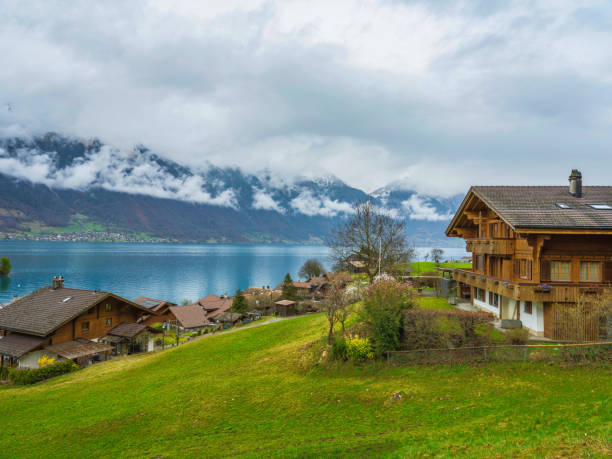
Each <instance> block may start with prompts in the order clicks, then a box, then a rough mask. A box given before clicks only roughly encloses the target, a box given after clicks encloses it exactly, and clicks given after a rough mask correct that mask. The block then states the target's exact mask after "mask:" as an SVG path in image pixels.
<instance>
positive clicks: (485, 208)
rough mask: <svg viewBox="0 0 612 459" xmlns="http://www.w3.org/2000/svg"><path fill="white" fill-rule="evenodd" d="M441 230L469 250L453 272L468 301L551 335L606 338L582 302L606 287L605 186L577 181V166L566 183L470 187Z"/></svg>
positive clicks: (609, 242) (611, 207) (610, 272)
mask: <svg viewBox="0 0 612 459" xmlns="http://www.w3.org/2000/svg"><path fill="white" fill-rule="evenodd" d="M446 235H447V236H450V237H461V238H463V239H465V242H466V250H467V251H468V252H471V253H472V269H468V270H463V269H457V270H455V271H454V273H453V278H454V279H455V280H456V281H457V282H458V291H459V292H464V295H465V296H469V297H470V298H471V301H472V303H473V304H474V305H476V306H478V307H480V308H482V309H485V310H487V311H490V312H493V313H494V314H496V315H497V316H498V317H499V318H501V319H514V320H520V321H521V322H522V325H523V326H524V327H527V328H529V329H530V330H531V331H532V332H533V333H535V334H537V335H540V336H545V337H547V338H550V339H554V340H575V339H579V340H598V339H602V338H609V336H608V335H609V333H610V326H609V322H608V325H607V324H606V319H605V318H602V317H599V316H598V315H596V314H589V312H588V304H589V301H591V304H592V303H593V302H594V301H595V295H597V294H598V293H602V292H604V294H605V293H606V292H609V291H610V290H609V288H610V287H611V286H612V186H585V187H583V186H582V176H581V173H580V172H579V171H577V170H574V171H572V174H571V176H570V185H569V188H568V187H566V186H474V187H472V188H470V190H469V192H468V193H467V195H466V197H465V199H464V200H463V202H462V204H461V206H460V207H459V210H458V211H457V213H456V215H455V216H454V218H453V220H452V221H451V223H450V225H449V226H448V229H447V230H446ZM589 295H593V296H592V297H589ZM589 298H593V299H592V300H589ZM599 298H601V295H600V296H599ZM577 305H581V307H580V310H578V308H577ZM584 305H586V306H587V307H586V309H585V308H584Z"/></svg>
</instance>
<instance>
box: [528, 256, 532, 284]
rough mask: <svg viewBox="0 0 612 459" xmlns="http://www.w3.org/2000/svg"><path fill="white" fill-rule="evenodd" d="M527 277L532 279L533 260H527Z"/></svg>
mask: <svg viewBox="0 0 612 459" xmlns="http://www.w3.org/2000/svg"><path fill="white" fill-rule="evenodd" d="M527 279H529V280H531V279H533V261H531V260H527Z"/></svg>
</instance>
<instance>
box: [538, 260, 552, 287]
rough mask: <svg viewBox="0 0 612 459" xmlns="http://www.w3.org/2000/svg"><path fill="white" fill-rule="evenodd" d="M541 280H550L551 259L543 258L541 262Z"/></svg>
mask: <svg viewBox="0 0 612 459" xmlns="http://www.w3.org/2000/svg"><path fill="white" fill-rule="evenodd" d="M540 281H542V282H548V281H550V261H547V260H542V262H541V263H540Z"/></svg>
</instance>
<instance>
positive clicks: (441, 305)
mask: <svg viewBox="0 0 612 459" xmlns="http://www.w3.org/2000/svg"><path fill="white" fill-rule="evenodd" d="M416 302H417V303H418V305H419V308H420V309H455V307H454V306H453V305H452V304H450V303H449V302H448V301H447V300H446V298H436V297H433V296H421V297H417V298H416Z"/></svg>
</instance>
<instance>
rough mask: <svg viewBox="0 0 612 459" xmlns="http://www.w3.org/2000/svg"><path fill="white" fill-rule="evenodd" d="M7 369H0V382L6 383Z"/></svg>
mask: <svg viewBox="0 0 612 459" xmlns="http://www.w3.org/2000/svg"><path fill="white" fill-rule="evenodd" d="M8 370H9V369H8V367H0V381H6V380H7V379H8Z"/></svg>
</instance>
